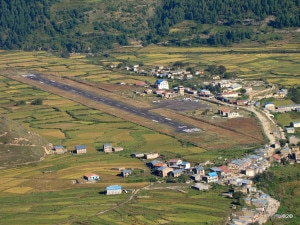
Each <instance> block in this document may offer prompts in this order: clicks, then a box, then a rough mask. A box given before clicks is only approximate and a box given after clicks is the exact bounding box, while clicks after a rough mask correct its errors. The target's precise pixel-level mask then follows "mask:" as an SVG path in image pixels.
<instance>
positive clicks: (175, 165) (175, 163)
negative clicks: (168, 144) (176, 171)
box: [167, 159, 182, 168]
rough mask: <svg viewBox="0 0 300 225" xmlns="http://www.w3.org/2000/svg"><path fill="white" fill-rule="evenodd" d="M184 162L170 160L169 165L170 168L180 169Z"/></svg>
mask: <svg viewBox="0 0 300 225" xmlns="http://www.w3.org/2000/svg"><path fill="white" fill-rule="evenodd" d="M181 163H182V160H181V159H170V160H169V161H168V162H167V164H168V167H174V168H179V166H180V165H181Z"/></svg>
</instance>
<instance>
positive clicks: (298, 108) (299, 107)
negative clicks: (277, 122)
mask: <svg viewBox="0 0 300 225" xmlns="http://www.w3.org/2000/svg"><path fill="white" fill-rule="evenodd" d="M264 109H266V110H270V111H273V112H278V113H286V112H291V111H295V112H300V104H289V105H281V106H275V104H274V103H273V102H267V103H265V104H264Z"/></svg>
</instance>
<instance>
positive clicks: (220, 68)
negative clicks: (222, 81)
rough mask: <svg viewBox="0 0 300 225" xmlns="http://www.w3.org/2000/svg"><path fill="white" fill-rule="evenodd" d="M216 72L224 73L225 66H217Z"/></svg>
mask: <svg viewBox="0 0 300 225" xmlns="http://www.w3.org/2000/svg"><path fill="white" fill-rule="evenodd" d="M218 72H219V74H221V75H224V73H225V72H226V67H225V66H223V65H220V66H218Z"/></svg>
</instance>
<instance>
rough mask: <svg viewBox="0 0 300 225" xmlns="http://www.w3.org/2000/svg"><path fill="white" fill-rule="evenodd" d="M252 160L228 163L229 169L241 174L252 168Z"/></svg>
mask: <svg viewBox="0 0 300 225" xmlns="http://www.w3.org/2000/svg"><path fill="white" fill-rule="evenodd" d="M250 164H251V160H250V159H247V158H243V159H235V160H232V161H231V162H230V163H228V168H229V170H230V171H231V172H233V173H234V174H239V173H240V172H241V171H242V170H245V169H246V168H247V167H248V166H250Z"/></svg>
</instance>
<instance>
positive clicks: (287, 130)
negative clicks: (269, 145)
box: [285, 127, 295, 134]
mask: <svg viewBox="0 0 300 225" xmlns="http://www.w3.org/2000/svg"><path fill="white" fill-rule="evenodd" d="M285 131H286V132H287V133H288V134H294V133H295V128H294V127H286V128H285Z"/></svg>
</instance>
